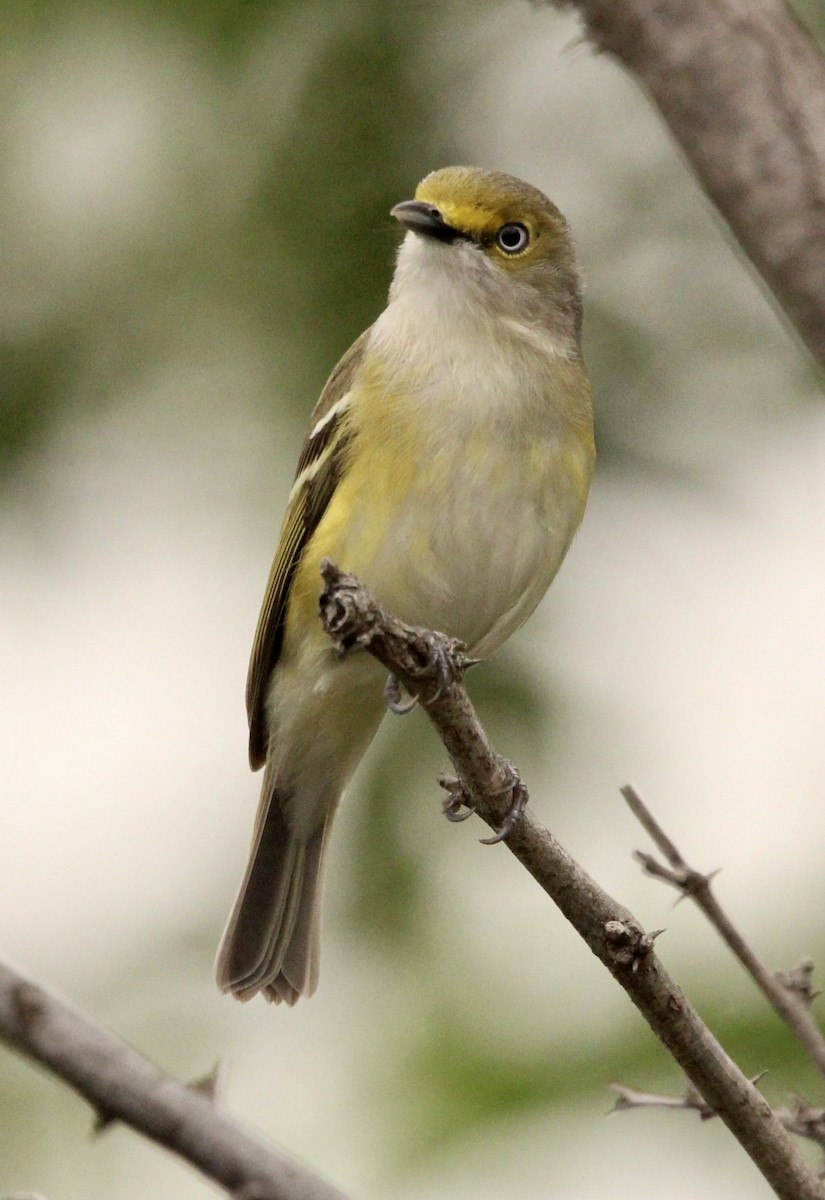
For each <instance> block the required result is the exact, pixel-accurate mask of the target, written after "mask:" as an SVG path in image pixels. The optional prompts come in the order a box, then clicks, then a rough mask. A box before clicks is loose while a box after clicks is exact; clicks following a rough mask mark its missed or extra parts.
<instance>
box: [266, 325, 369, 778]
mask: <svg viewBox="0 0 825 1200" xmlns="http://www.w3.org/2000/svg"><path fill="white" fill-rule="evenodd" d="M369 332H370V331H369V329H367V330H366V331H365V332H364V333H362V334H361V336H360V337H359V338H358V340H357V341H355V342H354V343H353V344H352V346H351V347H350V348H349V350H348V351H347V353H346V354H345V355H344V357H343V358H342V359H341V360H340V362H339V363H338V365H337V366H336V367H335V370H334V371H333V372H332V374H331V375H330V377H329V379H328V380H327V382H326V384H325V386H324V390H323V391H322V392H321V397H320V399H319V401H318V403H317V404H316V406H315V409H314V411H313V414H312V420H311V424H310V430H309V433H308V435H307V438H306V441H305V442H304V445H303V449H302V450H301V455H300V458H299V459H298V468H297V470H296V473H295V484H294V486H293V489H292V494H291V496H290V499H289V504H288V506H287V510H286V513H285V515H284V521H283V525H282V526H281V537H280V540H279V542H278V549H277V551H276V553H275V561H274V562H273V564H272V570H271V571H270V574H269V581H268V582H267V586H266V593H265V595H264V602H263V605H262V607H261V615H260V617H259V618H258V627H257V629H256V631H255V640H254V642H253V645H252V655H251V658H250V660H249V673H248V675H247V680H246V711H247V716H248V718H249V762H250V765H251V767H252V769H253V770H257V769H258V767H261V766H263V764H264V762H265V761H266V749H267V740H268V730H267V720H266V697H267V692H268V689H269V679H270V676H271V674H272V671H273V670H274V668H275V666H276V664H277V662H278V659H279V657H280V654H281V649H282V647H283V639H284V624H285V620H286V610H287V604H288V602H289V593H290V588H291V586H292V580H293V579H294V577H295V572H296V570H297V569H298V564H299V562H300V561H301V555H302V553H303V551H304V548H305V546H306V544H307V542H308V541H309V539H310V538H311V537H312V535H313V533H314V532H315V530H316V529H317V527H318V523H319V521H320V520H321V517H322V516H323V515H324V513H325V511H326V509H327V505H328V504H329V502H330V500H331V499H332V495H333V493H334V491H335V488H336V486H337V484H338V480H339V479H340V477H341V472H342V469H343V462H344V457H345V452H346V450H347V447H348V446H349V445H350V443H351V434H350V432H349V430H348V425H347V422H346V421H345V419H344V418H345V415H346V411H347V404H346V397H347V394H348V393H349V391H350V388H351V386H352V382H353V379H354V378H355V374H356V372H357V370H358V367H359V366H360V363H361V359H362V358H363V355H364V350H365V348H366V344H367V338H368V336H369Z"/></svg>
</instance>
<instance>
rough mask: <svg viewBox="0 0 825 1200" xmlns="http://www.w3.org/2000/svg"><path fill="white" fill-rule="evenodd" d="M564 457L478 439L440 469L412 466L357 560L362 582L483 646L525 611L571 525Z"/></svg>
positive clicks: (573, 515) (425, 620)
mask: <svg viewBox="0 0 825 1200" xmlns="http://www.w3.org/2000/svg"><path fill="white" fill-rule="evenodd" d="M564 458H565V455H564V454H563V453H562V452H561V449H560V447H559V446H557V445H555V444H552V445H544V446H541V447H539V448H536V447H530V448H523V449H522V450H521V451H519V449H518V448H517V447H516V448H514V447H513V446H508V445H506V444H505V445H502V446H501V447H500V448H499V449H498V450H497V451H493V450H491V448H490V446H489V444H488V445H486V446H485V447H484V449H483V451H482V450H479V452H478V453H473V452H472V447H470V452H469V453H467V454H466V456H462V460H461V461H460V462H457V463H453V464H451V465H450V467H449V469H448V470H447V471H445V470H444V469H439V467H438V464H428V465H427V466H422V467H421V468H420V469H419V471H418V472H416V474H415V476H414V478H413V479H412V481H411V483H410V486H409V488H408V489H407V491H406V494H405V496H404V498H403V501H402V503H401V504H400V505H399V506H398V508H397V510H396V511H395V512H394V513H393V514H392V516H391V518H390V520H389V521H388V523H387V528H386V533H385V536H384V538H382V540H381V544H380V546H376V553H375V554H373V555H372V556H371V561H369V562H364V563H363V564H362V570H363V577H364V579H365V582H367V584H368V585H369V586H371V587H372V588H373V590H374V591H375V592H376V594H377V595H378V596H379V597H380V598H381V599H382V601H383V602H384V603H385V604H386V605H387V606H388V607H389V608H390V609H391V610H392V611H394V612H396V613H397V614H398V615H399V616H401V617H402V618H404V619H406V620H409V621H412V622H414V623H416V624H420V625H425V626H428V627H430V628H436V629H441V630H443V631H445V632H446V633H449V634H450V635H451V636H454V637H458V638H461V640H462V641H464V642H466V644H467V645H468V646H469V647H471V648H472V650H473V651H474V652H475V653H478V654H479V655H480V656H482V657H483V656H485V655H487V654H489V653H491V652H492V651H493V650H495V649H496V648H497V646H499V645H500V644H501V643H502V642H503V641H504V640H505V639H506V638H507V637H508V636H509V634H510V633H512V632H513V630H514V629H516V628H518V626H519V625H521V624H522V622H523V621H524V620H526V618H527V617H528V616H529V615H530V613H531V612H532V611H533V609H534V608H535V606H536V604H537V603H538V601H539V600H540V599H541V597H542V596H543V594H544V592H545V591H546V589H547V587H548V586H549V584H550V582H551V580H552V578H553V576H554V575H555V573H556V571H557V570H558V567H559V565H560V563H561V560H562V558H563V556H564V553H565V551H566V549H567V547H568V545H569V544H570V540H571V538H572V536H573V533H574V532H575V529H576V527H577V525H578V523H579V519H580V516H581V508H582V503H581V497H580V495H579V494H578V492H577V488H576V472H575V471H574V472H572V473H571V472H569V471H568V470H566V469H565V463H564ZM442 468H443V464H442ZM342 565H346V564H342Z"/></svg>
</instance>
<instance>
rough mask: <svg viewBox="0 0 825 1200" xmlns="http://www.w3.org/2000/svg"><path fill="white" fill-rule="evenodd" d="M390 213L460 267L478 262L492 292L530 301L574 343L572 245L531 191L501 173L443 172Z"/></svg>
mask: <svg viewBox="0 0 825 1200" xmlns="http://www.w3.org/2000/svg"><path fill="white" fill-rule="evenodd" d="M392 215H393V216H394V217H395V218H396V220H398V221H399V222H400V223H401V224H402V225H403V226H404V227H405V228H406V229H408V230H410V231H411V233H412V234H413V235H415V241H418V240H419V239H420V240H421V241H424V242H429V243H430V244H431V245H433V246H436V245H440V246H441V247H442V248H443V250H444V251H458V252H459V254H460V255H461V256H462V258H463V261H464V263H465V264H466V265H467V266H468V268H470V269H472V265H473V262H474V261H475V262H476V263H479V262H482V261H483V262H484V263H485V264H487V266H486V267H485V269H484V274H485V275H486V276H487V278H488V279H490V281H491V285H492V284H493V282H494V281H495V283H496V284H497V290H498V291H499V292H500V293H504V294H505V295H506V293H507V292H508V291H510V292H511V294H513V295H514V297H515V298H517V299H518V301H519V303H520V304H522V303H526V304H527V305H528V307H529V305H530V302H531V300H533V301H535V302H537V303H538V305H539V307H540V309H541V310H543V311H544V313H545V315H546V316H547V317H548V318H549V319H550V320H551V322H552V323H553V324H554V325H555V324H559V323H560V324H561V325H562V326H564V328H565V332H569V333H570V334H571V335H572V336H573V337H574V338H575V339H576V340H577V341H578V338H579V334H580V328H581V283H580V278H579V273H578V268H577V266H576V258H575V251H574V248H573V241H572V238H571V235H570V230H569V227H568V224H567V221H566V220H565V219H564V217H563V216H562V214H561V213H560V212H559V210H558V208H557V207H556V206H555V204H553V203H552V201H550V200H548V199H547V197H546V196H545V195H544V194H543V193H542V192H540V191H539V190H538V188H535V187H533V186H532V185H531V184H529V183H524V182H523V181H522V180H520V179H516V178H514V177H513V176H512V175H505V174H504V173H503V172H501V171H487V170H482V169H481V168H478V167H444V168H442V169H441V170H438V171H433V172H432V173H431V174H430V175H427V176H426V178H425V179H423V180H422V181H421V183H420V184H419V185H418V187H417V188H416V192H415V199H414V200H404V201H402V203H401V204H396V206H395V207H394V208H393V209H392ZM507 281H509V284H510V285H511V286H510V287H509V288H508V286H507Z"/></svg>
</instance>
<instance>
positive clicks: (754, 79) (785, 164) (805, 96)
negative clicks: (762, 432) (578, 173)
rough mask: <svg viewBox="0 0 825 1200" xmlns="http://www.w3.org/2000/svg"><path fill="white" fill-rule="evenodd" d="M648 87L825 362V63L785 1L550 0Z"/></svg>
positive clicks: (710, 190) (705, 184)
mask: <svg viewBox="0 0 825 1200" xmlns="http://www.w3.org/2000/svg"><path fill="white" fill-rule="evenodd" d="M550 2H551V3H554V4H555V5H556V7H559V8H575V9H576V10H577V11H578V12H579V13H580V14H581V16H582V19H583V21H584V25H585V28H586V31H587V34H588V36H589V38H590V39H591V41H592V42H593V44H594V45H595V46H596V47H597V48H598V49H599V50H602V51H605V52H606V53H609V54H611V55H613V56H614V57H615V58H617V59H618V60H619V61H620V62H621V63H622V64H623V66H625V67H626V68H627V69H628V70H629V71H630V72H631V73H632V74H633V75H634V76H635V78H636V79H637V80H638V82H639V83H640V84H641V85H642V87H643V88H644V90H645V91H646V92H647V93H648V95H649V96H650V98H651V99H652V101H653V103H654V104H655V105H656V106H657V108H658V109H659V112H660V113H661V115H662V117H663V118H664V120H665V122H666V123H667V125H668V126H669V127H670V131H671V133H672V134H673V137H674V138H675V139H676V142H677V143H678V144H679V146H680V147H681V149H682V150H683V151H684V153H685V155H686V157H687V159H688V161H689V163H690V165H691V166H692V167H693V170H694V171H695V173H696V175H697V177H698V179H699V182H700V184H701V185H702V187H703V188H704V189H705V191H706V192H707V194H708V196H710V198H711V200H712V201H713V202H714V204H715V205H716V207H717V208H718V209H719V212H720V213H721V214H722V216H723V217H724V218H725V220H726V221H727V223H728V225H729V226H730V228H731V230H732V232H733V234H734V236H735V237H736V238H737V239H738V241H739V243H740V244H741V246H742V248H743V250H744V251H745V253H746V254H747V255H748V257H749V258H750V260H751V262H752V263H753V265H754V266H755V267H756V269H757V271H759V273H760V275H761V276H762V278H763V279H764V280H765V282H766V283H767V285H768V287H769V288H770V289H771V291H772V292H773V294H774V296H775V297H776V299H777V300H778V301H779V304H780V306H781V307H782V308H783V309H784V310H785V313H786V315H787V316H788V318H789V319H790V321H791V323H792V324H793V325H794V326H795V328H796V330H797V332H798V333H799V335H800V337H801V338H802V340H803V341H804V342H805V343H806V345H807V346H808V349H809V350H810V351H811V353H812V354H813V356H814V357H815V358H816V359H817V360H818V361H819V362H820V363H821V364H823V365H825V271H823V269H822V264H823V262H825V60H823V57H822V55H821V54H820V52H819V50H818V49H817V47H816V45H815V43H814V41H813V39H812V38H811V37H810V35H809V34H808V32H807V31H806V30H805V29H804V28H803V27H802V25H801V24H800V23H799V21H798V20H797V19H796V17H795V16H794V15H793V13H792V12H791V11H790V9H789V7H788V6H787V5H786V4H785V3H783V2H782V0H656V3H655V4H653V3H651V0H550Z"/></svg>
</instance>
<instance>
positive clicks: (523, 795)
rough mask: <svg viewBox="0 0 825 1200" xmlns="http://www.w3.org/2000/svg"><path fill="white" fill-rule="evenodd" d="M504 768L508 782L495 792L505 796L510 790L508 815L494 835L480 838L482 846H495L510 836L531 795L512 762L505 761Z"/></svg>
mask: <svg viewBox="0 0 825 1200" xmlns="http://www.w3.org/2000/svg"><path fill="white" fill-rule="evenodd" d="M504 768H505V770H506V772H507V782H506V783H505V784H504V787H501V788H499V789H498V791H497V792H496V793H495V794H496V795H497V796H504V795H505V794H506V793H507V792H509V793H510V795H511V796H512V802H511V804H510V807H509V808H508V810H507V815H506V817H505V818H504V820H503V821H502V823H501V828H500V829H499V831H498V833H496V834H494V835H493V836H492V837H488V838H480V839H479V840H480V842H481V844H482V846H495V845H497V844H498V843H499V842H503V841H504V840H505V838H508V837H509V836H510V834H511V833H512V832H513V830H514V828H515V825H516V821H518V819H519V817H520V816H521V814H522V813H523V812H524V810H525V808H526V807H527V800H528V798H529V796H528V792H527V788H526V787H525V786H524V784H523V783H522V781H521V776H520V775H519V773H518V771H517V770H516V768H515V767H514V766H513V764H512V763H509V762H505V763H504Z"/></svg>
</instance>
